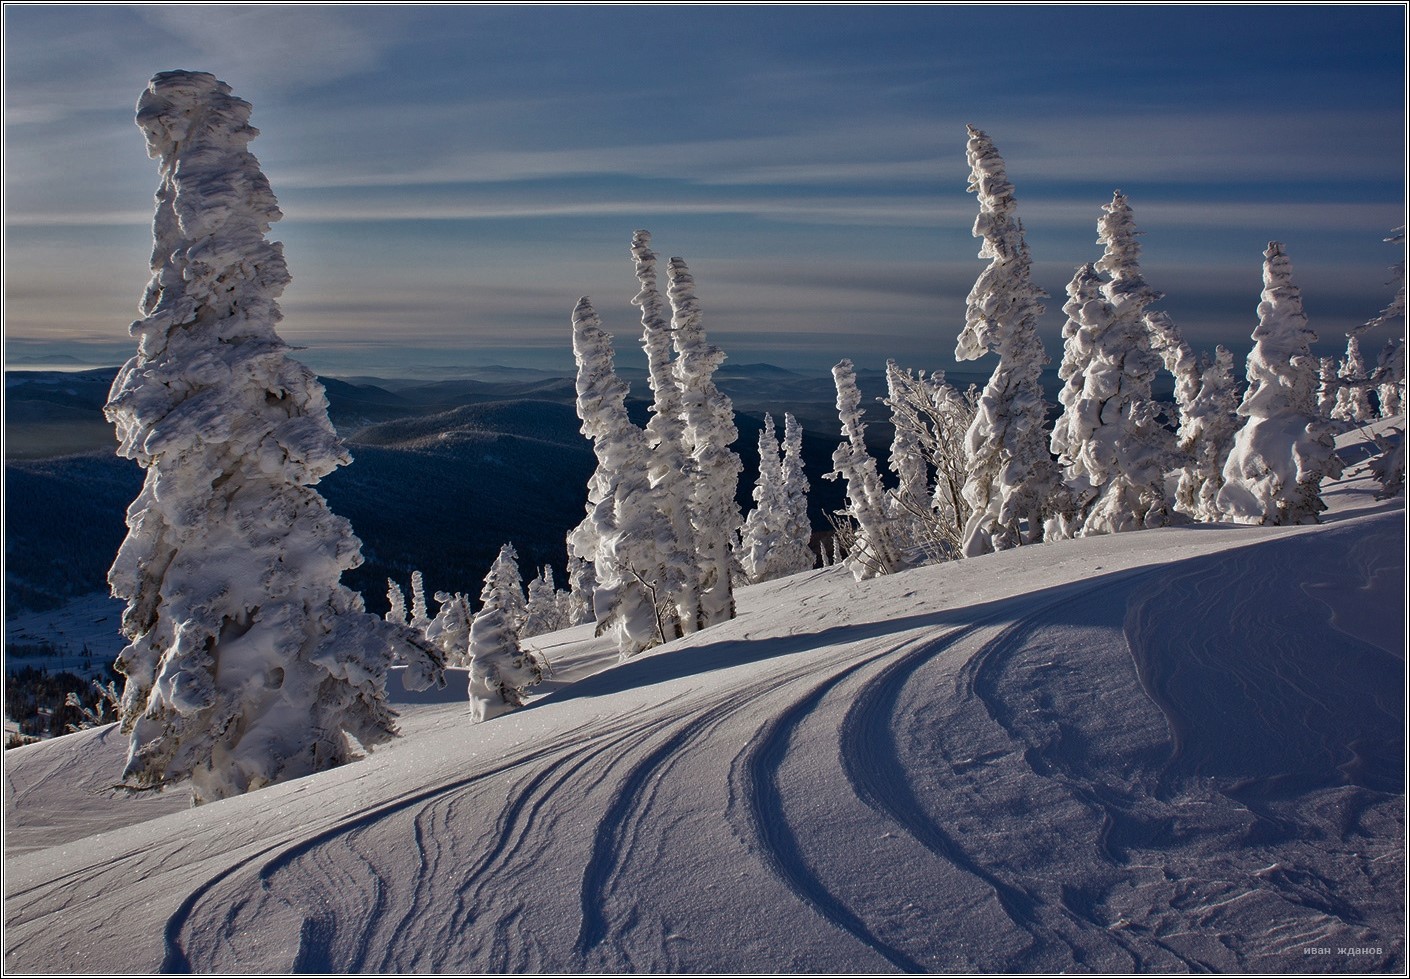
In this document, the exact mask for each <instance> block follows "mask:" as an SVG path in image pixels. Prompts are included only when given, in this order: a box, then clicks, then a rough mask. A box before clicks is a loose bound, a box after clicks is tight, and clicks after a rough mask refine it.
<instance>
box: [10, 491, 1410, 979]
mask: <svg viewBox="0 0 1410 979" xmlns="http://www.w3.org/2000/svg"><path fill="white" fill-rule="evenodd" d="M1374 488H1375V487H1374V484H1372V483H1370V481H1369V480H1367V479H1366V478H1365V477H1364V471H1363V470H1362V469H1352V470H1350V472H1349V475H1348V477H1347V478H1346V479H1343V480H1342V481H1340V482H1338V483H1335V484H1330V485H1329V487H1328V492H1327V494H1326V499H1327V501H1328V503H1329V506H1330V510H1329V512H1328V513H1327V514H1326V515H1325V517H1326V523H1324V524H1322V525H1310V526H1293V527H1233V526H1230V525H1200V526H1196V527H1182V528H1165V529H1160V530H1151V531H1144V532H1141V533H1136V534H1122V535H1116V536H1108V537H1100V538H1089V539H1082V540H1075V541H1065V542H1060V543H1056V544H1052V545H1049V546H1044V547H1023V548H1017V549H1014V550H1010V551H1005V552H1002V553H998V554H993V555H989V556H986V557H984V558H982V559H979V560H974V561H968V562H952V563H947V564H942V565H938V566H930V567H924V568H920V569H917V570H913V571H906V572H902V573H898V574H895V575H889V576H885V577H882V578H878V579H874V580H870V581H865V582H860V583H859V582H854V581H853V580H852V577H851V575H850V574H848V573H847V572H846V571H845V570H844V569H841V568H832V569H828V570H824V571H815V572H810V573H807V574H803V575H796V576H793V577H789V578H783V579H780V580H777V581H772V582H769V583H766V584H763V585H757V586H753V587H749V588H746V589H742V590H741V591H740V592H739V617H738V618H737V619H735V620H733V621H731V622H728V623H724V624H722V625H719V626H717V627H714V628H711V629H709V630H705V631H702V632H699V633H696V634H694V635H691V636H687V637H686V638H684V639H680V640H677V641H674V642H672V643H668V644H666V645H664V646H661V647H659V648H658V649H656V650H653V651H651V652H649V653H645V654H642V655H641V656H640V657H638V658H636V659H633V660H630V661H627V662H625V663H621V664H620V665H609V664H614V661H615V659H616V649H615V647H614V646H612V645H611V644H610V641H609V640H607V639H593V638H591V636H590V632H591V627H590V626H583V627H578V628H576V629H571V630H567V631H565V632H559V633H554V634H549V635H545V636H538V637H534V639H533V640H531V641H530V642H531V644H532V645H534V646H535V647H536V648H537V649H540V650H542V651H543V652H544V653H545V654H546V655H547V656H548V657H549V659H550V660H551V661H552V663H553V670H554V673H553V677H552V678H551V679H550V680H547V681H546V682H545V683H544V684H543V685H541V686H540V687H537V688H534V691H535V694H538V692H539V691H546V692H544V693H542V695H537V696H535V697H534V698H533V699H531V701H530V703H529V705H528V706H527V707H525V708H523V709H521V710H519V711H516V712H514V713H513V714H510V715H506V716H504V717H501V718H497V719H495V720H492V721H489V722H487V723H484V724H479V725H471V724H469V723H468V720H469V718H468V713H469V709H470V708H469V706H468V705H467V704H465V702H464V701H463V700H461V699H460V695H459V689H463V688H459V689H457V688H458V686H459V685H458V684H457V683H455V682H452V683H451V684H450V689H451V690H452V691H455V693H456V700H455V701H453V702H442V703H436V702H432V701H433V699H434V697H433V696H432V695H427V694H420V695H408V694H402V695H400V703H399V704H398V709H399V710H400V711H401V714H402V716H401V719H400V724H401V727H402V729H403V730H404V732H405V737H403V738H402V739H400V740H399V741H398V742H396V743H394V744H392V745H390V746H387V747H384V748H381V749H379V750H378V751H377V752H375V753H374V754H372V755H370V756H369V757H368V758H366V759H365V760H362V761H360V762H358V763H356V764H352V765H347V766H344V767H343V768H340V769H337V770H334V771H331V772H326V773H321V774H317V775H313V776H310V777H307V778H302V779H298V780H294V781H292V782H289V783H286V784H282V785H277V786H273V787H270V788H266V789H263V790H261V791H259V792H257V793H252V794H250V795H248V796H244V797H239V798H233V799H227V800H223V801H219V802H213V803H210V804H208V805H204V806H201V807H199V808H195V809H185V808H182V807H184V805H185V803H186V800H185V799H184V798H183V797H182V796H181V795H180V794H178V793H166V794H161V795H156V794H144V795H139V796H135V797H128V796H123V795H121V794H118V793H114V792H112V791H110V790H109V788H108V786H109V785H110V784H111V783H112V782H113V781H114V780H115V774H116V772H118V771H120V769H121V764H122V752H123V747H124V746H123V743H122V739H121V738H120V737H119V736H118V735H117V734H116V733H115V731H114V729H112V728H100V729H96V730H93V731H87V732H82V733H79V734H76V735H71V736H68V737H64V738H59V739H57V740H54V741H51V742H47V743H42V744H38V745H34V746H31V747H26V748H21V749H17V750H15V751H12V752H10V753H8V754H7V756H6V760H7V765H6V776H7V786H8V789H7V793H6V828H7V841H6V843H7V852H6V857H7V862H6V871H7V873H6V880H5V884H6V912H5V914H6V940H7V945H6V949H5V967H6V970H7V971H45V972H65V971H83V972H105V971H113V972H132V971H138V972H148V971H156V970H158V969H163V970H188V969H189V970H196V971H241V972H289V971H329V972H343V971H353V972H357V971H366V972H373V971H377V972H422V971H425V972H429V971H455V972H479V971H639V972H645V971H652V972H665V971H690V972H712V971H765V972H785V971H790V970H797V971H814V972H817V971H840V972H852V971H856V972H885V971H893V970H900V971H916V970H926V971H931V970H935V971H939V970H950V971H963V970H979V971H1047V972H1056V971H1058V970H1094V971H1116V972H1121V971H1133V970H1151V971H1166V970H1169V971H1205V970H1246V971H1272V972H1278V971H1305V970H1330V971H1335V970H1347V971H1362V970H1369V969H1376V970H1394V969H1399V968H1403V964H1404V949H1403V946H1402V934H1403V931H1402V929H1403V924H1404V914H1405V908H1404V902H1403V895H1404V883H1405V879H1404V878H1405V875H1404V870H1405V862H1404V844H1405V838H1404V795H1403V793H1404V764H1405V759H1404V730H1405V716H1404V699H1403V695H1402V691H1403V688H1404V660H1403V649H1404V643H1405V633H1404V609H1405V606H1404V583H1405V571H1404V558H1403V554H1404V547H1405V538H1404V509H1403V502H1400V501H1397V502H1394V503H1385V502H1376V501H1375V500H1374V497H1373V490H1374ZM392 686H393V687H395V686H396V684H395V683H393V684H392ZM436 696H441V697H444V696H445V694H444V693H442V694H439V695H436Z"/></svg>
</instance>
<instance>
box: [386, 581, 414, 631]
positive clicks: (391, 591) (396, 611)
mask: <svg viewBox="0 0 1410 979" xmlns="http://www.w3.org/2000/svg"><path fill="white" fill-rule="evenodd" d="M385 618H386V620H387V621H388V622H392V623H395V624H396V625H409V624H410V622H408V620H407V617H406V593H405V592H403V591H402V590H401V585H398V584H397V583H396V582H395V581H393V580H392V579H391V578H388V579H387V614H386V616H385Z"/></svg>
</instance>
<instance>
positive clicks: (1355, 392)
mask: <svg viewBox="0 0 1410 979" xmlns="http://www.w3.org/2000/svg"><path fill="white" fill-rule="evenodd" d="M1362 329H1364V327H1363V328H1362ZM1337 377H1338V378H1340V379H1341V385H1340V386H1339V387H1338V388H1337V399H1336V403H1335V404H1334V405H1332V410H1331V416H1332V418H1333V419H1334V420H1335V421H1342V422H1352V423H1356V422H1368V421H1370V420H1371V419H1373V418H1375V417H1376V412H1375V410H1374V409H1372V407H1371V379H1370V377H1369V376H1368V374H1367V371H1366V358H1365V357H1363V356H1361V337H1360V330H1352V331H1351V332H1350V333H1348V334H1347V335H1346V356H1345V357H1343V358H1342V361H1341V363H1340V364H1338V365H1337Z"/></svg>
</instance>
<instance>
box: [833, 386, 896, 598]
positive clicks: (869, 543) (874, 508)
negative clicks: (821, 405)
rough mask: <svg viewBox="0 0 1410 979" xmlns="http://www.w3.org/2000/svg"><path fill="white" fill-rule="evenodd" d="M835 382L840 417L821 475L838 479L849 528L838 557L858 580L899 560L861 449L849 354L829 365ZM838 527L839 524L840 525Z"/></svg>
mask: <svg viewBox="0 0 1410 979" xmlns="http://www.w3.org/2000/svg"><path fill="white" fill-rule="evenodd" d="M832 380H833V383H834V384H835V385H836V387H837V417H838V420H839V421H840V422H841V423H842V438H843V441H842V443H841V444H840V445H839V446H838V447H837V449H836V450H835V451H834V452H833V453H832V472H830V473H828V474H827V475H826V476H824V477H823V478H824V479H842V480H844V481H845V483H846V487H847V506H846V509H845V510H844V511H843V512H842V514H841V516H842V517H843V518H844V521H845V524H844V528H845V527H851V528H852V529H853V535H852V539H851V540H850V542H849V544H850V546H849V549H848V553H847V556H846V558H845V560H844V563H845V564H846V565H847V569H848V570H849V571H851V572H852V575H853V577H855V578H856V579H857V580H858V581H863V580H865V579H867V578H874V577H876V576H877V575H883V574H891V573H893V572H895V571H898V570H900V569H901V567H902V566H903V560H902V555H901V552H900V548H899V547H898V546H897V542H896V541H895V539H894V534H893V527H892V521H891V517H890V513H889V509H890V508H889V506H888V503H887V498H886V491H885V489H884V488H883V486H882V482H881V474H880V473H879V472H878V471H877V468H876V460H875V459H873V458H872V457H871V455H870V453H868V452H867V444H866V438H865V433H866V423H865V422H863V421H862V414H863V411H862V407H861V405H862V393H861V390H860V389H859V388H858V387H857V373H856V370H855V369H854V368H853V366H852V362H851V361H850V360H843V361H841V362H840V363H838V364H837V366H835V367H833V369H832ZM840 529H842V528H840Z"/></svg>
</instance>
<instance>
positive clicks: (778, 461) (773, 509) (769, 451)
mask: <svg viewBox="0 0 1410 979" xmlns="http://www.w3.org/2000/svg"><path fill="white" fill-rule="evenodd" d="M753 495H754V509H752V510H750V511H749V515H748V516H746V517H745V518H744V527H743V528H742V530H741V531H740V546H739V557H740V563H741V564H742V566H743V568H744V573H745V575H746V576H747V578H748V580H749V581H751V582H754V583H756V584H757V583H758V582H761V581H770V580H772V579H774V578H781V577H783V576H784V575H786V574H792V573H793V572H792V570H791V569H783V568H780V567H778V566H777V563H776V559H777V558H778V557H779V556H780V554H781V549H782V545H783V542H784V533H785V530H784V521H785V519H786V516H785V506H786V503H785V500H784V495H783V460H782V458H781V450H780V447H779V444H778V430H777V429H776V428H775V427H774V420H773V416H771V415H768V414H765V415H764V427H763V428H761V429H760V430H759V477H758V480H757V481H756V482H755V483H754V494H753Z"/></svg>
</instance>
